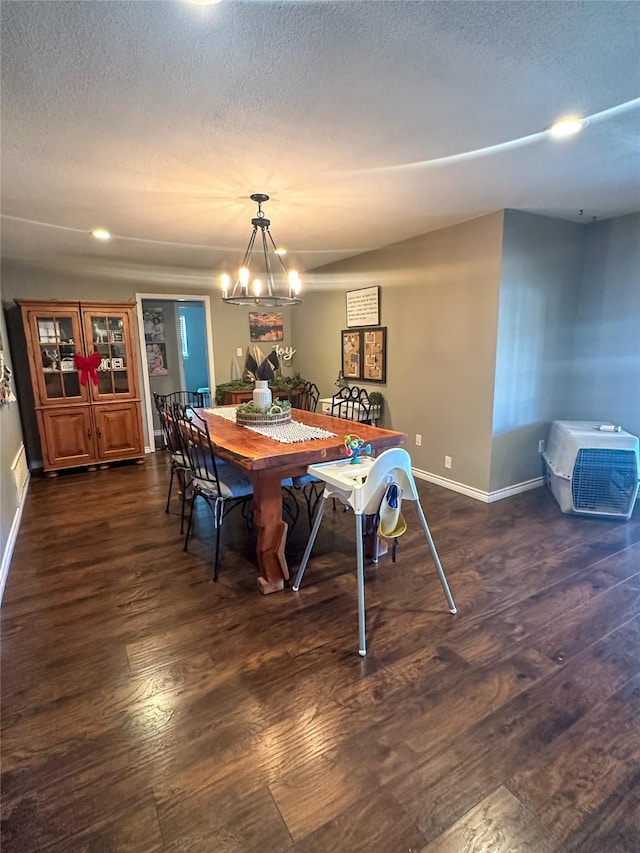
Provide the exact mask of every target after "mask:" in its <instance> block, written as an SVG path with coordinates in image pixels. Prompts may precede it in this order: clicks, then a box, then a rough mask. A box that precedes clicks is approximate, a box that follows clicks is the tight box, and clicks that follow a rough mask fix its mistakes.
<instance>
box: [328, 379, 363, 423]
mask: <svg viewBox="0 0 640 853" xmlns="http://www.w3.org/2000/svg"><path fill="white" fill-rule="evenodd" d="M331 414H332V415H333V417H334V418H342V419H343V420H346V421H360V422H361V423H365V424H370V423H371V401H370V400H369V394H368V393H367V389H366V388H359V387H358V386H357V385H352V386H351V387H350V388H349V387H345V388H341V389H340V390H339V391H338V392H337V393H336V394H334V395H333V397H332V398H331Z"/></svg>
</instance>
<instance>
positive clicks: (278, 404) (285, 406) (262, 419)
mask: <svg viewBox="0 0 640 853" xmlns="http://www.w3.org/2000/svg"><path fill="white" fill-rule="evenodd" d="M253 393H254V394H255V391H254V392H253ZM269 397H271V391H269ZM236 423H237V424H240V426H253V427H264V426H281V425H282V424H288V423H291V403H289V402H288V401H286V400H276V401H275V402H274V403H270V404H269V405H268V406H257V405H256V404H255V403H242V405H241V406H238V408H237V409H236Z"/></svg>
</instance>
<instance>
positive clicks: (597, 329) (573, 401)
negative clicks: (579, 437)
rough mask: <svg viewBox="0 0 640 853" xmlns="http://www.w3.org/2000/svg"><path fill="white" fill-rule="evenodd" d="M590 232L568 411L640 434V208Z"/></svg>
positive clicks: (578, 313)
mask: <svg viewBox="0 0 640 853" xmlns="http://www.w3.org/2000/svg"><path fill="white" fill-rule="evenodd" d="M586 232H587V242H586V248H585V257H584V270H583V275H582V282H581V287H580V293H579V301H578V310H577V317H576V325H575V350H574V358H573V372H572V382H571V393H570V399H569V403H568V410H567V411H568V414H569V416H570V417H571V418H573V419H576V420H595V421H613V422H614V423H617V424H620V425H621V426H622V427H623V428H624V429H626V430H627V432H630V433H632V434H633V435H638V436H640V213H634V214H632V215H630V216H622V217H620V218H619V219H610V220H607V221H606V222H595V223H593V224H592V225H589V226H587V228H586Z"/></svg>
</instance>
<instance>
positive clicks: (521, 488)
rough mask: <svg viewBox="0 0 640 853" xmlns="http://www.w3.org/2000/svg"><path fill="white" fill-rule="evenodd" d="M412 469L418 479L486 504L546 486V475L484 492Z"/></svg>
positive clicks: (436, 475) (437, 475) (427, 472)
mask: <svg viewBox="0 0 640 853" xmlns="http://www.w3.org/2000/svg"><path fill="white" fill-rule="evenodd" d="M411 470H412V471H413V476H414V477H417V478H418V480H426V481H427V482H429V483H435V485H436V486H442V487H443V488H445V489H450V490H451V491H452V492H459V493H460V494H461V495H467V497H469V498H474V500H477V501H482V502H483V503H486V504H490V503H493V502H494V501H501V500H502V499H503V498H510V497H512V496H513V495H519V494H520V493H521V492H528V491H530V490H531V489H539V488H540V486H544V477H536V478H535V479H533V480H525V482H524V483H516V484H515V485H513V486H507V487H506V488H505V489H496V491H495V492H484V491H482V489H476V488H475V487H474V486H467V485H465V484H464V483H458V482H456V480H449V479H447V477H441V476H440V475H439V474H431V473H429V471H421V470H420V468H412V469H411Z"/></svg>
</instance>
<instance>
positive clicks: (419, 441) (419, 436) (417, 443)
mask: <svg viewBox="0 0 640 853" xmlns="http://www.w3.org/2000/svg"><path fill="white" fill-rule="evenodd" d="M416 447H422V436H421V435H420V433H418V432H417V433H416Z"/></svg>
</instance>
